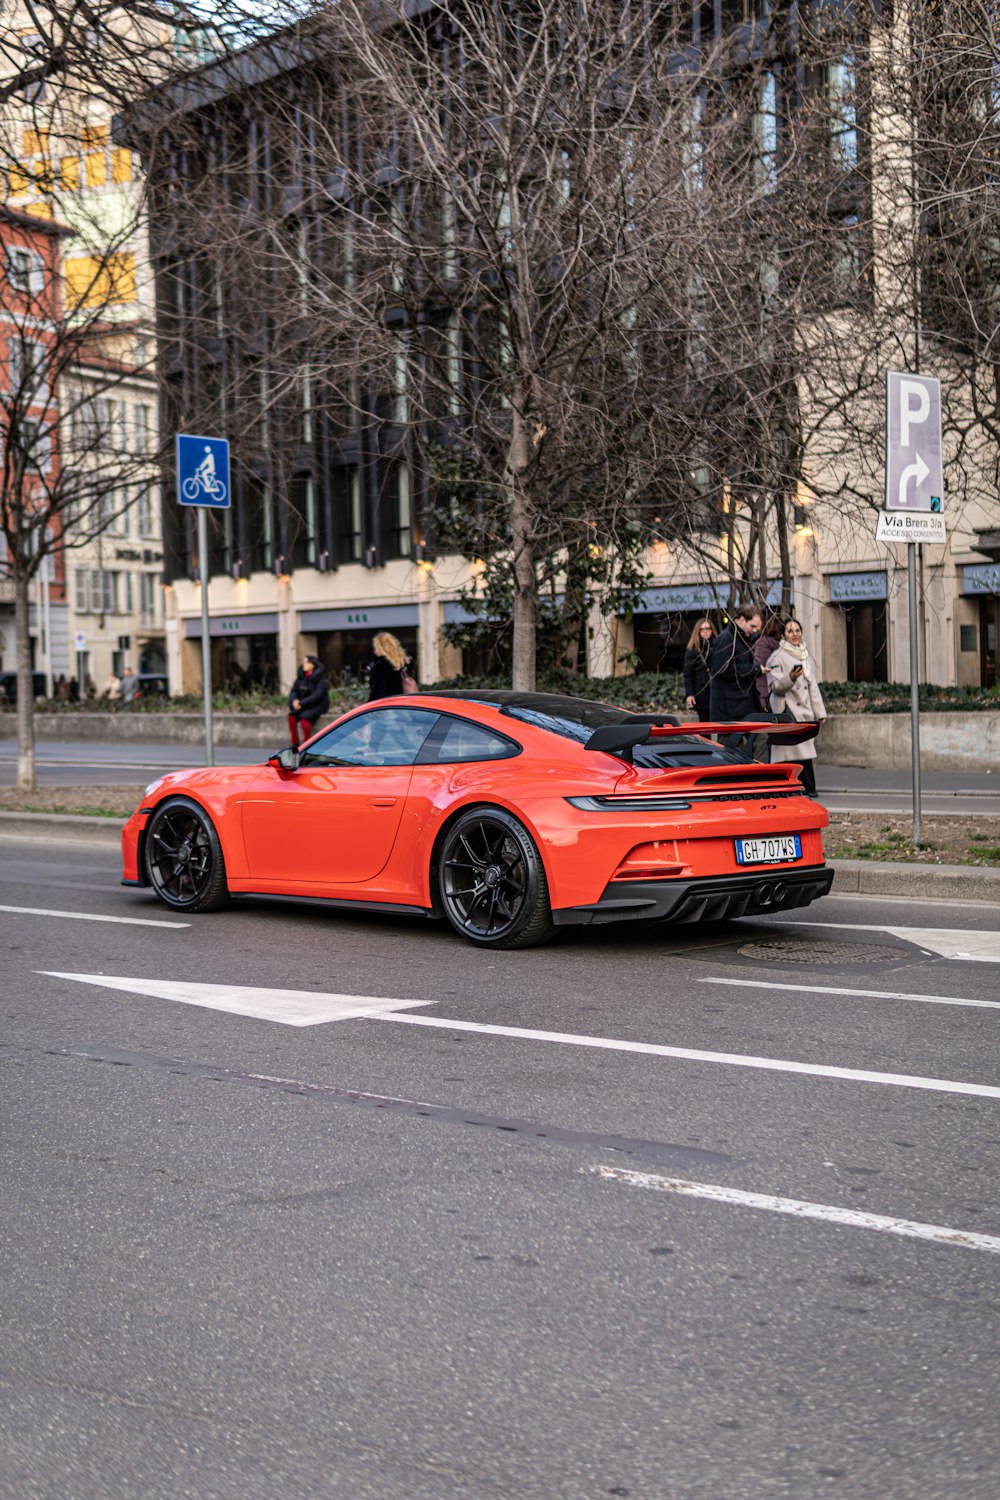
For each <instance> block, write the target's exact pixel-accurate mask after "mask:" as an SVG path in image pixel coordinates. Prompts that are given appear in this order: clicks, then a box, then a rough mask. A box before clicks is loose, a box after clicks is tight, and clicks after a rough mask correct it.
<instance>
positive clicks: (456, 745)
mask: <svg viewBox="0 0 1000 1500" xmlns="http://www.w3.org/2000/svg"><path fill="white" fill-rule="evenodd" d="M520 752H521V746H520V745H517V744H515V743H514V741H513V740H509V739H507V738H506V737H505V736H504V735H502V734H494V733H493V732H492V731H491V730H489V729H484V728H483V726H482V725H481V724H472V723H470V722H469V720H468V719H457V718H452V717H451V716H450V715H448V714H442V715H441V718H440V719H439V721H438V723H437V726H436V728H435V729H434V731H433V733H432V734H430V735H429V736H428V738H427V740H426V742H425V744H424V747H423V749H422V750H421V752H420V764H421V765H422V766H430V765H448V764H451V763H453V762H459V761H470V760H506V759H507V758H508V757H509V756H511V755H519V754H520Z"/></svg>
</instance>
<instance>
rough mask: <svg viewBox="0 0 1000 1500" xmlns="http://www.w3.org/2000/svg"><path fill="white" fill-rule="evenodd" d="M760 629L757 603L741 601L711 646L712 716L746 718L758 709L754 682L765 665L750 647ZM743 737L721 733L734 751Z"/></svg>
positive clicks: (752, 645)
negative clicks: (757, 658)
mask: <svg viewBox="0 0 1000 1500" xmlns="http://www.w3.org/2000/svg"><path fill="white" fill-rule="evenodd" d="M760 631H761V618H760V610H759V609H758V608H757V606H756V604H741V605H740V607H739V609H737V610H736V611H735V612H734V614H733V617H732V620H731V621H730V623H729V624H728V625H727V626H726V628H725V630H723V631H721V632H720V633H719V635H717V636H716V638H715V643H714V645H713V646H712V689H711V705H712V713H711V717H712V718H713V719H715V720H718V721H724V720H726V719H746V717H747V715H748V714H752V713H757V712H759V710H758V708H757V695H756V693H755V691H754V684H755V683H756V681H757V678H758V677H760V676H761V675H762V674H764V673H766V672H767V670H768V668H767V667H762V666H759V665H758V663H757V662H755V661H754V659H753V648H754V645H755V644H756V642H757V638H758V636H759V635H760ZM745 738H746V736H745V735H742V734H724V735H723V736H722V741H721V742H722V744H723V745H725V747H726V748H727V749H729V750H735V749H736V748H737V746H738V745H739V743H740V741H741V740H743V739H745Z"/></svg>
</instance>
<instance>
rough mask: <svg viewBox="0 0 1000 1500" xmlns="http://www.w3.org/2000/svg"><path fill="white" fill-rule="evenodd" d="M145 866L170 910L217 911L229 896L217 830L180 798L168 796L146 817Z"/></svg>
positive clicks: (210, 821)
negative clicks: (148, 818) (151, 814)
mask: <svg viewBox="0 0 1000 1500" xmlns="http://www.w3.org/2000/svg"><path fill="white" fill-rule="evenodd" d="M146 871H147V873H148V875H149V880H150V884H151V885H152V887H153V889H154V891H155V892H156V894H157V895H158V896H159V898H160V900H161V901H162V902H164V903H165V905H167V906H172V907H173V908H174V910H175V911H192V912H199V911H218V910H219V908H220V907H222V906H225V905H226V903H227V901H228V899H229V893H228V890H227V887H226V866H225V862H224V860H223V858H222V846H221V844H220V843H219V835H218V834H217V833H216V831H215V827H214V825H213V823H212V820H211V818H210V817H209V816H208V814H207V813H206V812H205V811H204V810H203V809H202V808H200V807H199V806H198V804H197V803H196V802H189V801H188V799H187V798H186V797H172V798H170V800H169V801H167V802H164V803H163V804H162V805H161V806H160V807H158V808H157V809H156V811H155V812H154V813H153V816H152V817H151V818H150V820H149V824H148V826H147V828H146Z"/></svg>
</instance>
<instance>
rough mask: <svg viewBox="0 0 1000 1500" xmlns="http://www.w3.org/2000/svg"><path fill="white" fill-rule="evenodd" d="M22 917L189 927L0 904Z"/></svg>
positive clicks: (155, 921) (145, 920)
mask: <svg viewBox="0 0 1000 1500" xmlns="http://www.w3.org/2000/svg"><path fill="white" fill-rule="evenodd" d="M0 911H11V912H14V914H15V915H16V916H22V917H68V918H69V919H70V921H73V922H123V923H124V924H125V926H126V927H190V926H191V923H190V922H158V921H157V920H156V918H155V917H106V916H104V915H103V914H102V913H101V912H96V911H49V910H48V909H47V908H46V907H44V906H0Z"/></svg>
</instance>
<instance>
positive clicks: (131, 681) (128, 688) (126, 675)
mask: <svg viewBox="0 0 1000 1500" xmlns="http://www.w3.org/2000/svg"><path fill="white" fill-rule="evenodd" d="M120 690H121V696H122V700H123V702H125V703H131V702H132V700H133V699H134V698H138V696H139V679H138V677H136V675H135V673H134V672H133V671H132V668H131V667H130V666H129V664H128V662H126V663H125V668H124V671H123V672H122V680H121V684H120Z"/></svg>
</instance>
